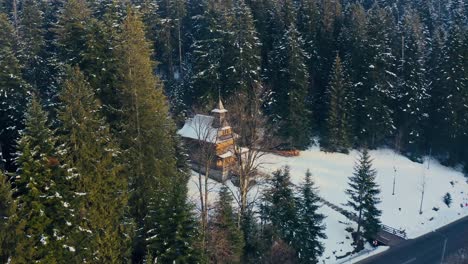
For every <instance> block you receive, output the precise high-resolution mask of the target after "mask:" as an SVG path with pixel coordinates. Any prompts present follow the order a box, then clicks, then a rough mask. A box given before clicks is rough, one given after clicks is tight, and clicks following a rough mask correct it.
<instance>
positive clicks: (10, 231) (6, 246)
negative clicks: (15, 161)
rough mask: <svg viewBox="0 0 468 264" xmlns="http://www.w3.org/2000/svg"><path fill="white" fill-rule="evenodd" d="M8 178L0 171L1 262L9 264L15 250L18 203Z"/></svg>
mask: <svg viewBox="0 0 468 264" xmlns="http://www.w3.org/2000/svg"><path fill="white" fill-rule="evenodd" d="M11 188H12V186H11V184H10V182H9V181H8V178H7V176H6V175H5V174H4V173H3V171H0V261H1V262H2V263H7V262H8V259H9V258H10V257H11V255H12V253H13V249H14V248H15V240H16V239H15V229H14V225H13V224H14V222H15V217H16V202H15V200H14V199H13V196H12V195H13V191H12V189H11Z"/></svg>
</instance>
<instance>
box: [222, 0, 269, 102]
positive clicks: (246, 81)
mask: <svg viewBox="0 0 468 264" xmlns="http://www.w3.org/2000/svg"><path fill="white" fill-rule="evenodd" d="M224 20H231V21H230V22H228V23H227V26H228V30H227V31H228V32H227V33H226V34H225V35H224V43H225V44H224V47H225V51H224V55H223V63H222V66H221V68H222V69H221V71H222V81H223V94H225V95H226V96H229V95H234V94H238V93H239V92H245V93H247V94H249V95H251V94H252V92H251V91H252V87H253V86H254V85H258V83H259V82H260V42H259V40H258V37H257V32H256V30H255V26H254V21H253V17H252V14H251V10H250V8H249V7H248V6H247V5H246V4H245V2H244V0H241V1H236V2H235V3H234V6H233V12H232V14H230V18H229V17H227V15H226V16H225V18H224Z"/></svg>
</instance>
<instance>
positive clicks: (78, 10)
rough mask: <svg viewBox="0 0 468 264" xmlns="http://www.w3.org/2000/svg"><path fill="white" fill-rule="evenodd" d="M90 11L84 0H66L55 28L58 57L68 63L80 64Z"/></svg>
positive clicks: (84, 46)
mask: <svg viewBox="0 0 468 264" xmlns="http://www.w3.org/2000/svg"><path fill="white" fill-rule="evenodd" d="M90 18H91V11H90V10H89V8H88V6H87V2H86V1H85V0H70V1H66V2H65V4H64V6H63V9H62V10H61V13H60V17H59V21H58V25H57V28H56V29H55V30H56V32H57V45H58V48H59V58H60V59H61V61H63V62H65V63H66V64H69V65H80V66H81V62H82V59H83V52H84V51H85V48H86V31H87V24H88V22H89V20H90Z"/></svg>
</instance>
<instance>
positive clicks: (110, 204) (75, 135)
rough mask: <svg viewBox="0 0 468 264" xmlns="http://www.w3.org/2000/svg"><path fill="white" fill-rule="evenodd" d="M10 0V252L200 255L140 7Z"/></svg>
mask: <svg viewBox="0 0 468 264" xmlns="http://www.w3.org/2000/svg"><path fill="white" fill-rule="evenodd" d="M0 4H1V5H0V7H1V9H0V11H1V13H0V35H1V40H0V54H1V55H0V67H1V69H0V91H1V93H0V94H1V99H0V100H1V101H0V102H1V103H0V105H1V109H0V111H1V112H0V118H1V128H0V135H1V139H0V140H1V141H0V146H1V150H2V159H1V165H2V166H1V167H2V174H1V177H0V182H1V186H0V189H1V206H0V216H1V222H0V223H1V225H0V233H1V235H0V244H1V250H0V262H2V263H4V262H5V263H6V262H8V263H34V262H36V263H65V262H72V263H85V262H87V263H128V262H134V263H142V262H143V261H148V263H152V262H154V261H153V259H155V258H157V259H158V260H159V261H162V262H164V263H166V262H173V261H176V262H181V263H194V262H197V261H198V260H199V254H198V249H197V239H198V238H197V222H196V219H195V215H194V214H193V211H192V210H191V205H190V204H189V203H188V202H187V197H186V196H187V182H188V178H189V170H188V166H187V161H186V157H185V156H186V155H185V154H184V150H183V148H181V146H180V143H179V139H178V138H176V136H175V125H174V123H173V121H172V120H171V119H170V118H168V116H169V105H168V102H167V99H166V97H165V95H164V92H163V83H162V82H161V81H160V79H159V78H158V77H157V76H156V75H155V74H154V66H155V65H156V63H155V61H154V60H153V58H152V54H153V50H152V45H151V44H150V43H149V42H148V41H147V39H146V31H145V26H144V23H143V20H142V17H141V15H140V12H139V11H138V10H137V9H136V8H135V7H132V6H131V5H126V4H123V3H118V2H113V1H108V2H105V1H102V2H101V1H100V2H86V1H83V0H71V1H34V0H24V1H2V2H0ZM4 170H5V175H4V174H3V171H4ZM174 222H175V223H177V224H174Z"/></svg>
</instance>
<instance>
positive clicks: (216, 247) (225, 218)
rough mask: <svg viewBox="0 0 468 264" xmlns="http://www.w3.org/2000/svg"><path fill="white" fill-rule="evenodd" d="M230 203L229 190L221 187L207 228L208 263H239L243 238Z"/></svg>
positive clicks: (231, 200) (231, 201)
mask: <svg viewBox="0 0 468 264" xmlns="http://www.w3.org/2000/svg"><path fill="white" fill-rule="evenodd" d="M232 203H233V198H232V196H231V193H230V190H229V189H228V187H227V186H225V185H223V186H222V187H221V189H220V191H219V198H218V201H217V203H216V204H215V207H214V215H213V217H212V220H211V223H210V224H209V227H208V228H209V242H208V251H209V255H210V262H215V263H219V262H226V263H241V256H242V251H243V246H244V238H243V236H242V232H241V230H239V227H238V226H237V224H236V216H235V214H234V209H233V207H232Z"/></svg>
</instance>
